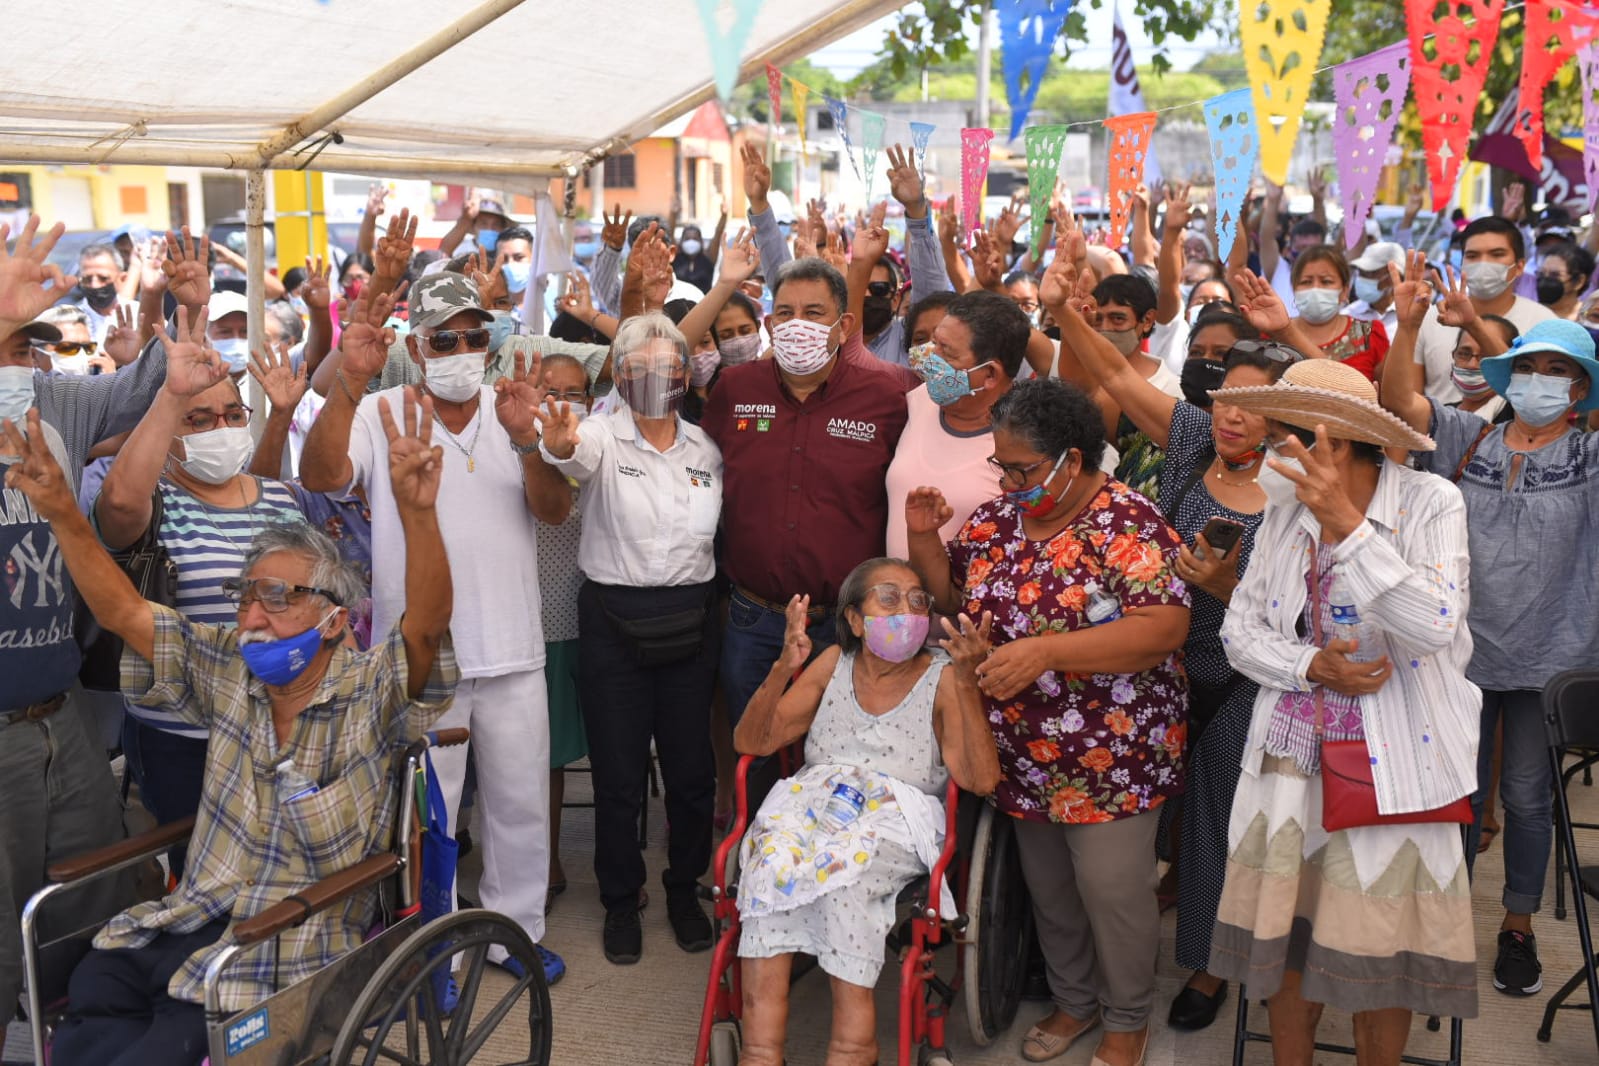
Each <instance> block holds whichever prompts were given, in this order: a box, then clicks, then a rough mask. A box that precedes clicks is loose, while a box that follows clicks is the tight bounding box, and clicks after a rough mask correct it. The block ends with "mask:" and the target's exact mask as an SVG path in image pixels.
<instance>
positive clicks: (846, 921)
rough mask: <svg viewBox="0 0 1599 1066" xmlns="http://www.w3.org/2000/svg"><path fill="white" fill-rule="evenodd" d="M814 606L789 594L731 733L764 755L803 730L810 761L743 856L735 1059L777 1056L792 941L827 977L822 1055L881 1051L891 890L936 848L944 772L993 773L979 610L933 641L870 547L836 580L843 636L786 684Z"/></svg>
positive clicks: (776, 1059) (765, 810) (801, 655)
mask: <svg viewBox="0 0 1599 1066" xmlns="http://www.w3.org/2000/svg"><path fill="white" fill-rule="evenodd" d="M809 607H810V603H809V597H803V596H796V597H794V598H793V600H791V601H790V602H789V605H788V632H787V634H786V635H785V637H784V642H783V653H782V655H780V656H779V657H778V660H777V662H776V663H774V664H773V666H772V669H771V672H770V673H769V674H768V675H767V678H766V681H765V682H764V683H763V684H762V685H761V687H760V688H759V689H758V690H757V691H756V693H755V695H754V697H752V698H751V700H750V702H749V707H748V709H747V710H745V712H744V717H743V718H742V719H740V721H739V724H738V731H737V732H736V733H735V734H734V737H733V744H734V746H735V747H736V748H737V749H738V750H739V751H740V752H743V753H747V754H753V755H770V754H772V753H773V752H775V751H777V750H778V749H780V748H782V747H783V746H785V745H787V744H790V743H792V742H793V741H795V740H798V739H799V738H800V737H802V736H806V741H805V764H806V765H805V769H804V770H802V771H801V772H800V773H799V774H798V775H796V776H795V777H793V778H790V779H788V780H785V781H780V782H778V784H777V785H776V786H775V787H774V788H773V789H772V792H771V794H770V795H769V796H768V797H767V799H766V802H765V803H763V804H762V806H761V810H760V813H759V814H758V815H757V817H756V819H755V823H754V826H753V827H752V829H751V830H750V834H749V836H748V837H746V838H745V841H744V846H743V849H742V852H741V855H740V861H741V864H742V868H743V876H742V878H741V880H740V882H739V894H738V904H739V914H740V917H741V919H742V921H743V931H742V934H741V937H740V941H739V956H740V958H742V959H743V965H744V967H745V969H744V982H743V983H744V1049H743V1055H742V1057H741V1058H740V1060H739V1061H740V1063H742V1064H744V1066H777V1064H779V1063H781V1062H782V1061H783V1038H784V1030H785V1027H786V1022H787V1019H788V983H789V968H790V964H791V963H792V961H793V957H794V953H795V952H804V953H805V954H808V955H812V956H814V957H815V958H816V960H817V962H818V964H819V965H820V966H821V968H822V969H823V970H824V971H826V973H827V974H828V975H829V976H830V977H831V978H832V985H833V1026H832V1034H831V1037H830V1039H829V1041H828V1049H827V1062H828V1066H871V1064H872V1063H875V1062H876V1061H877V1022H876V1012H875V1009H874V1005H873V1001H872V987H873V986H874V985H875V984H876V983H877V975H878V972H879V971H880V970H881V969H882V966H883V939H884V937H885V936H886V935H887V934H888V932H889V930H890V929H891V928H892V926H893V924H894V903H895V899H896V897H897V896H898V894H899V891H900V890H901V889H902V888H904V887H905V885H907V884H909V883H910V882H911V881H912V880H913V879H915V878H916V877H917V876H919V875H920V874H923V873H926V872H928V870H929V869H930V868H931V866H932V865H933V863H934V862H935V861H936V859H937V855H938V852H939V849H940V848H941V846H942V844H943V835H944V804H943V800H944V793H945V790H946V787H947V783H948V781H949V779H950V778H953V779H954V781H955V783H956V784H957V785H959V786H960V787H962V788H964V789H966V790H967V791H968V792H975V793H977V794H979V795H987V794H988V793H990V792H992V791H993V790H994V787H995V786H996V785H997V784H998V783H999V755H998V753H997V751H996V749H995V747H994V737H993V734H992V732H990V730H989V727H988V722H987V720H986V719H985V717H984V711H983V697H982V693H981V692H980V691H979V690H978V688H977V675H976V668H977V664H978V663H981V662H982V661H983V659H984V657H985V656H986V655H987V653H988V646H989V645H988V632H989V625H990V622H991V619H990V618H989V616H987V615H984V617H983V619H982V622H981V623H980V624H973V622H972V620H971V619H970V618H969V617H967V616H966V615H962V616H961V617H960V628H959V629H958V630H957V629H956V628H955V626H953V625H952V624H951V623H950V622H949V621H948V620H944V621H943V622H942V625H943V628H944V630H945V632H946V633H947V634H948V639H946V640H943V641H941V642H940V643H941V644H942V646H943V647H944V649H945V651H946V652H947V653H948V655H947V657H946V656H945V655H939V654H937V653H932V652H929V651H928V650H927V649H926V647H925V645H926V641H927V634H928V628H929V624H930V621H931V617H932V616H931V610H932V597H931V596H929V595H928V593H927V591H926V590H925V589H924V588H923V587H922V582H921V579H920V578H918V577H917V576H916V572H915V571H914V570H912V569H911V568H910V564H908V563H905V562H903V561H901V560H897V559H869V560H867V561H866V562H864V563H862V564H860V565H859V566H857V567H856V568H855V569H854V570H853V571H851V572H850V574H849V576H848V577H847V578H845V579H844V583H843V585H842V586H841V587H840V588H839V596H838V644H837V645H835V646H834V647H831V648H828V649H827V650H826V651H824V652H822V654H821V655H819V656H817V657H816V660H815V661H814V662H812V663H811V664H810V666H808V667H805V671H804V673H802V674H800V676H799V679H798V680H796V681H795V682H794V683H793V685H792V686H788V681H789V679H790V678H791V677H793V676H794V673H795V671H796V670H799V669H800V668H801V667H802V666H805V662H806V660H808V659H809V658H810V655H811V642H810V638H809V637H807V636H806V631H805V626H806V620H807V615H806V612H807V610H808V609H809ZM785 686H788V689H787V691H786V692H785V691H784V688H785ZM807 733H808V734H809V735H808V736H807ZM934 890H935V891H937V890H938V887H937V886H935V889H934ZM945 891H946V893H947V889H946V890H945ZM948 906H951V907H952V906H953V901H949V903H948Z"/></svg>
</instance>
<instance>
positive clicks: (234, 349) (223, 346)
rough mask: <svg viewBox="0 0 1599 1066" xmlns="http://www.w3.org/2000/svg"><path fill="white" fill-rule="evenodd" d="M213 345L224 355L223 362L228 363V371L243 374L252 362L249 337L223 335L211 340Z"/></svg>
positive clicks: (219, 353) (218, 352)
mask: <svg viewBox="0 0 1599 1066" xmlns="http://www.w3.org/2000/svg"><path fill="white" fill-rule="evenodd" d="M211 347H213V348H215V349H216V350H217V354H218V355H220V356H221V357H222V362H223V363H225V364H226V365H227V368H228V373H230V374H242V373H244V368H245V366H246V365H248V364H249V362H250V341H249V338H247V337H222V338H220V339H217V340H213V341H212V342H211Z"/></svg>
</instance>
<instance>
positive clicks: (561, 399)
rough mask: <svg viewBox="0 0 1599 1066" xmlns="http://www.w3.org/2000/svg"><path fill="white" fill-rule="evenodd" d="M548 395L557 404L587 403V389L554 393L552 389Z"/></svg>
mask: <svg viewBox="0 0 1599 1066" xmlns="http://www.w3.org/2000/svg"><path fill="white" fill-rule="evenodd" d="M549 395H550V396H553V397H554V398H555V400H556V402H558V403H587V402H588V398H589V394H588V390H587V389H568V390H566V391H565V392H556V391H554V390H553V389H552V390H551V391H550V393H549Z"/></svg>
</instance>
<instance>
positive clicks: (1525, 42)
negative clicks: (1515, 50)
mask: <svg viewBox="0 0 1599 1066" xmlns="http://www.w3.org/2000/svg"><path fill="white" fill-rule="evenodd" d="M1526 19H1527V30H1526V34H1525V36H1524V37H1523V39H1522V48H1521V81H1520V82H1519V83H1518V88H1519V89H1520V92H1519V93H1518V94H1517V97H1516V127H1515V133H1516V138H1517V139H1518V140H1519V141H1521V145H1522V147H1523V148H1525V149H1527V161H1528V162H1530V163H1531V164H1532V165H1533V166H1535V167H1542V166H1543V91H1544V87H1545V86H1547V85H1548V84H1549V79H1550V78H1552V77H1554V76H1555V71H1557V70H1559V69H1560V68H1561V67H1563V66H1565V63H1566V60H1568V59H1570V58H1571V57H1572V56H1573V55H1575V54H1576V52H1577V49H1579V48H1583V47H1585V46H1586V45H1587V44H1588V43H1589V42H1590V41H1593V40H1594V34H1595V32H1596V31H1599V11H1595V10H1593V9H1592V8H1589V7H1584V6H1581V5H1578V4H1574V3H1568V2H1566V0H1527V13H1526Z"/></svg>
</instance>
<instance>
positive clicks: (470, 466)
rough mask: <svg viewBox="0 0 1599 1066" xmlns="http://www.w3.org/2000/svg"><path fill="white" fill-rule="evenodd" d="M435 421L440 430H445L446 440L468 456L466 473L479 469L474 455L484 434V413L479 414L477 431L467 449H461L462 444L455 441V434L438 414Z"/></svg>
mask: <svg viewBox="0 0 1599 1066" xmlns="http://www.w3.org/2000/svg"><path fill="white" fill-rule="evenodd" d="M433 421H435V422H437V423H438V424H439V428H440V429H442V430H444V439H445V440H447V441H449V442H450V443H451V444H453V445H455V450H456V451H458V452H460V453H461V454H462V455H464V456H466V472H467V473H468V474H470V473H472V472H474V471H475V470H476V469H477V461H476V460H474V459H473V458H472V453H473V452H475V451H477V439H478V437H479V436H481V435H482V433H483V412H482V411H479V412H478V413H477V429H476V430H475V431H474V432H473V434H472V443H471V444H468V445H467V446H466V447H465V448H463V447H461V442H460V441H458V440H456V439H455V434H454V433H451V432H450V427H449V426H446V425H445V424H444V419H442V418H440V417H439V416H438V413H437V412H435V413H434V415H433Z"/></svg>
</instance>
